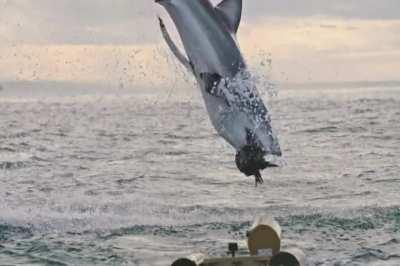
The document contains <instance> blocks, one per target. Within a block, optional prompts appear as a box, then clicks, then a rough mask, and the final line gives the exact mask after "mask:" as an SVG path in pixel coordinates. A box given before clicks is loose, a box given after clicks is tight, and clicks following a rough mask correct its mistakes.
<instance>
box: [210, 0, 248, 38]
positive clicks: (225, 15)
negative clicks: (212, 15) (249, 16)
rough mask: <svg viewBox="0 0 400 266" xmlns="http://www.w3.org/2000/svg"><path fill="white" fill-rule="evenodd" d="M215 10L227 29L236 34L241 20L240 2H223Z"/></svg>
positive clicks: (237, 0) (236, 0) (234, 0)
mask: <svg viewBox="0 0 400 266" xmlns="http://www.w3.org/2000/svg"><path fill="white" fill-rule="evenodd" d="M215 9H216V11H217V12H218V13H219V14H220V16H221V17H222V19H223V20H224V21H225V22H226V25H227V26H228V28H229V29H230V30H231V31H232V32H234V33H236V32H237V30H238V28H239V24H240V20H241V18H242V0H223V1H222V2H221V3H219V4H218V6H217V7H216V8H215Z"/></svg>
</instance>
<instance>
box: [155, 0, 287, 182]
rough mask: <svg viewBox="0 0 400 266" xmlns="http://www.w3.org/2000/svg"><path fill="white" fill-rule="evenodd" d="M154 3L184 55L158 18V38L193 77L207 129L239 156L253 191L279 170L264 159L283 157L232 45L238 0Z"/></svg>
mask: <svg viewBox="0 0 400 266" xmlns="http://www.w3.org/2000/svg"><path fill="white" fill-rule="evenodd" d="M155 2H156V3H159V4H161V5H162V6H163V7H164V8H165V9H166V10H167V12H168V14H169V15H170V17H171V18H172V21H173V22H174V24H175V26H176V28H177V30H178V33H179V36H180V37H181V40H182V44H183V46H184V49H185V51H186V55H184V54H183V53H182V52H181V51H180V50H179V48H178V46H177V45H176V44H175V43H174V42H173V40H172V38H171V36H170V35H169V33H168V31H167V29H166V27H165V24H164V22H163V20H162V19H161V18H159V22H160V27H161V32H162V35H163V37H164V39H165V41H166V42H167V44H168V46H169V48H170V49H171V51H172V52H173V54H174V55H175V56H176V57H177V59H178V60H179V61H180V62H181V63H182V64H183V65H184V66H185V67H186V69H187V70H188V71H190V72H191V73H192V74H193V75H194V76H195V78H196V80H197V83H198V84H199V87H200V89H201V93H202V96H203V98H204V101H205V105H206V109H207V112H208V114H209V117H210V120H211V123H212V124H213V126H214V128H215V129H216V130H217V132H218V134H219V135H220V136H222V137H223V138H224V139H225V140H226V141H227V142H228V143H229V144H231V145H232V146H233V147H234V148H235V149H236V151H237V153H236V157H235V162H236V165H237V167H238V169H239V170H240V171H241V172H242V173H244V174H245V175H246V176H254V177H255V184H256V186H257V184H259V183H263V179H262V177H261V174H260V170H263V169H265V168H267V167H276V166H277V165H276V164H274V163H272V162H271V161H270V160H267V159H266V158H267V157H275V156H281V155H282V153H281V149H280V146H279V143H278V139H277V137H276V135H275V134H274V132H273V130H272V127H271V118H270V115H269V113H268V110H267V108H266V106H265V105H264V103H263V101H262V99H261V97H260V94H259V92H258V90H257V88H256V86H255V82H254V78H252V76H251V75H250V73H249V71H248V70H247V67H246V63H245V60H244V58H243V56H242V54H241V52H240V49H239V45H238V42H237V39H236V33H237V31H238V28H239V24H240V20H241V16H242V0H223V1H222V2H220V3H219V4H218V5H216V6H214V5H213V4H212V3H211V2H210V1H209V0H155ZM268 155H269V156H268ZM270 159H271V158H270Z"/></svg>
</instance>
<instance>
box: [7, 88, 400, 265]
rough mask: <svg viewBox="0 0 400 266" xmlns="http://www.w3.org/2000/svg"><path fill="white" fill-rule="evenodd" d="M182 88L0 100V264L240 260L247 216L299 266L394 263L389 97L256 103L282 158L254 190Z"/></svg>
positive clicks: (397, 164)
mask: <svg viewBox="0 0 400 266" xmlns="http://www.w3.org/2000/svg"><path fill="white" fill-rule="evenodd" d="M195 90H196V89H195V88H188V91H189V92H179V93H178V92H175V91H174V89H173V88H170V89H168V90H167V91H162V90H154V91H151V90H150V91H149V90H146V91H144V90H140V89H138V88H133V89H121V90H113V91H96V90H95V89H93V90H90V89H88V90H79V91H74V90H72V91H61V90H57V89H56V88H54V90H51V89H46V90H45V89H44V90H28V89H25V90H24V89H21V90H12V91H10V90H7V88H5V89H4V90H2V91H0V265H144V266H147V265H150V266H153V265H154V266H161V265H162V266H165V265H170V263H171V262H172V261H173V260H174V259H176V258H178V257H181V256H185V255H190V254H192V253H199V252H203V253H206V254H209V255H211V256H219V255H225V254H226V251H227V243H228V242H232V241H237V242H239V245H240V246H241V252H242V253H243V252H245V248H246V247H245V242H244V240H245V238H246V230H247V229H248V228H249V226H250V225H251V223H252V221H253V220H254V218H255V217H257V216H260V215H270V216H273V217H275V218H276V219H277V221H279V223H280V225H281V227H282V230H283V246H284V247H285V248H287V247H299V248H301V249H302V250H303V251H304V252H305V253H306V255H307V258H308V263H309V265H336V266H339V265H377V266H378V265H382V266H383V265H384V266H386V265H393V266H396V265H397V266H398V265H400V88H396V87H379V86H376V87H372V88H371V87H370V88H345V87H343V88H332V89H329V88H325V89H317V88H315V89H294V88H281V89H279V91H278V95H276V96H268V97H266V98H267V99H266V100H267V101H268V106H269V108H270V110H271V114H272V119H273V126H274V127H275V129H276V131H277V133H278V135H279V139H280V142H281V147H282V150H283V153H284V158H283V160H282V167H280V168H276V169H271V170H267V171H264V172H263V177H264V180H265V183H264V185H262V186H258V187H255V186H254V179H253V178H247V177H245V176H243V175H242V174H240V173H239V171H238V170H237V169H236V167H235V164H234V150H233V149H232V148H231V147H230V146H229V145H227V144H226V143H225V142H224V141H223V140H222V139H221V138H220V137H219V136H218V135H217V134H216V132H215V131H214V129H213V128H212V126H211V123H210V122H209V120H208V117H207V114H206V111H205V109H204V106H203V103H202V100H201V98H200V94H199V93H197V92H195ZM138 91H141V92H140V93H139V92H138Z"/></svg>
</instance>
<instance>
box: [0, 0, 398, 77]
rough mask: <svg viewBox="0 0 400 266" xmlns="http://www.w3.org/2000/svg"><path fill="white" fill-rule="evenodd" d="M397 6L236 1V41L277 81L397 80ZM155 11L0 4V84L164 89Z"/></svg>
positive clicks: (101, 3)
mask: <svg viewBox="0 0 400 266" xmlns="http://www.w3.org/2000/svg"><path fill="white" fill-rule="evenodd" d="M214 2H215V1H214ZM398 10H400V1H398V0H381V1H376V0H335V1H321V0H280V1H261V0H257V1H256V0H244V17H243V21H242V25H241V27H240V29H239V41H240V44H241V47H242V48H243V52H244V54H245V56H246V57H247V58H249V61H250V63H251V64H252V65H257V64H258V63H259V62H260V61H259V60H260V54H271V55H270V56H268V57H269V58H267V61H269V60H272V62H273V69H274V76H275V78H276V79H277V80H285V81H286V80H289V81H296V82H303V81H308V80H314V81H342V80H360V79H367V80H368V79H371V80H374V79H397V75H398V74H397V73H395V72H396V69H400V65H399V64H400V63H399V62H400V56H399V54H400V53H399V50H400V37H399V36H400V34H399V28H400V12H398ZM157 13H160V14H161V15H162V16H163V17H167V14H166V13H165V11H164V10H163V9H162V8H161V7H159V6H158V5H156V4H155V3H154V1H153V0H113V1H110V0H80V1H73V0H57V1H55V0H37V1H32V0H0V61H1V62H2V64H1V65H0V79H28V80H31V79H51V80H78V81H101V82H107V81H110V82H112V83H119V82H122V83H125V84H138V83H140V82H143V83H146V82H148V81H149V80H152V82H159V83H162V82H163V79H165V80H168V78H169V77H168V75H169V74H168V73H170V72H169V70H168V67H170V66H171V62H174V63H175V60H169V58H168V57H165V53H168V52H167V48H166V46H165V44H164V43H163V42H162V40H161V37H160V36H161V35H160V32H159V28H158V24H157V21H156V15H157ZM167 23H169V24H168V26H169V28H170V29H171V31H172V32H173V34H174V37H175V38H176V37H177V36H176V31H174V30H173V27H172V25H171V22H170V20H167ZM159 47H162V50H161V51H160V49H159ZM132 53H138V54H137V56H136V57H135V58H132V57H131V55H132ZM166 60H167V61H168V60H169V61H168V62H167V61H166ZM257 60H258V61H257ZM159 62H161V63H159ZM154 71H156V72H157V78H155V77H154V76H153V77H151V76H150V75H148V74H147V73H151V72H154Z"/></svg>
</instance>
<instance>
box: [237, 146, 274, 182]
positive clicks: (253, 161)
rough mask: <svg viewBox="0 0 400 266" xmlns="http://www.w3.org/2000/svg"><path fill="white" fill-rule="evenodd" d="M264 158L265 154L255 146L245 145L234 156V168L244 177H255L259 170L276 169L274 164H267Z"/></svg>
mask: <svg viewBox="0 0 400 266" xmlns="http://www.w3.org/2000/svg"><path fill="white" fill-rule="evenodd" d="M264 156H265V152H264V151H263V150H262V149H261V148H260V147H258V146H257V145H254V144H252V145H246V146H244V147H243V148H242V149H241V150H240V151H239V152H238V153H237V154H236V157H235V162H236V166H237V168H238V169H239V170H240V171H241V172H242V173H243V174H245V175H246V176H252V175H254V176H257V175H259V173H260V170H263V169H265V168H267V167H276V165H275V164H272V163H270V162H267V161H266V160H265V159H264Z"/></svg>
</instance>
